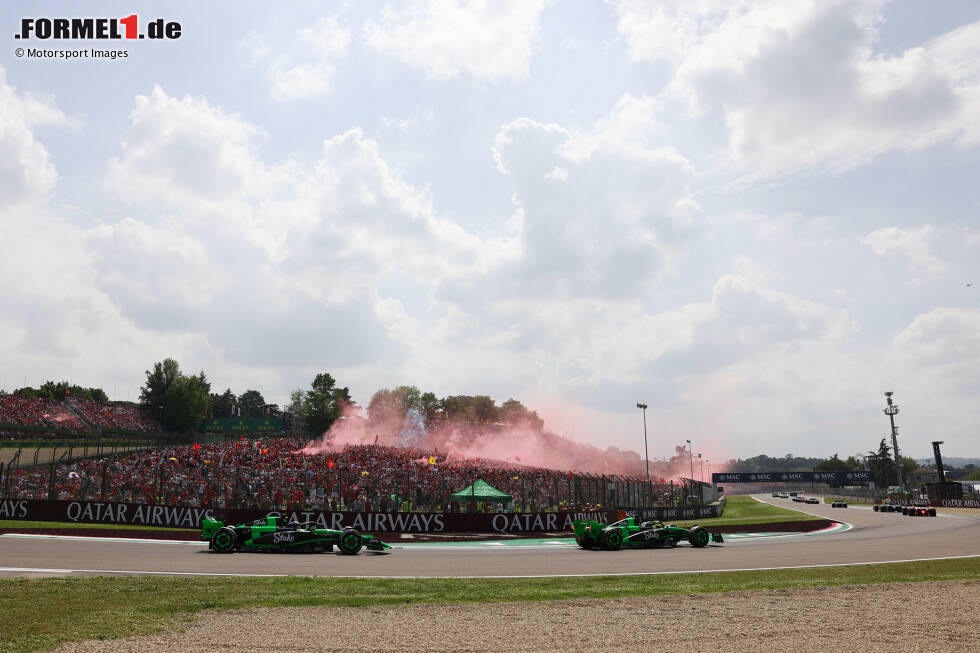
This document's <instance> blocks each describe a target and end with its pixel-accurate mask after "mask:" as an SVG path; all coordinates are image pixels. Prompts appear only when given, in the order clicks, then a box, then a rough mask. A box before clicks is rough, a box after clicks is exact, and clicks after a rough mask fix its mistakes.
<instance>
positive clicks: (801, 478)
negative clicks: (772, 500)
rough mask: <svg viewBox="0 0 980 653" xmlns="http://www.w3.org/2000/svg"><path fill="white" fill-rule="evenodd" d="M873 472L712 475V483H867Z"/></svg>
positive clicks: (870, 479) (872, 477)
mask: <svg viewBox="0 0 980 653" xmlns="http://www.w3.org/2000/svg"><path fill="white" fill-rule="evenodd" d="M873 480H874V476H873V475H872V473H871V472H866V471H863V470H862V471H859V472H732V473H721V474H712V475H711V482H712V483H866V482H868V481H873Z"/></svg>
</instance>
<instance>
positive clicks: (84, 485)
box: [0, 438, 673, 512]
mask: <svg viewBox="0 0 980 653" xmlns="http://www.w3.org/2000/svg"><path fill="white" fill-rule="evenodd" d="M303 444H305V443H302V442H298V441H296V440H289V439H284V438H266V439H257V440H251V439H244V438H243V439H240V440H238V441H232V442H222V443H211V444H193V445H187V446H179V447H168V448H162V449H155V450H152V451H145V452H140V453H136V454H130V455H127V456H124V457H118V458H115V457H101V458H84V459H78V460H73V461H71V462H69V463H63V464H59V465H57V466H56V467H55V472H54V491H53V496H54V498H57V499H62V500H99V501H117V502H124V503H148V504H161V503H162V504H167V505H181V506H191V507H198V506H202V507H211V508H225V507H240V508H260V509H266V510H272V509H305V510H309V509H313V510H353V511H374V512H392V511H438V512H452V511H473V510H485V511H496V510H519V511H545V510H566V509H576V510H578V509H593V508H596V509H598V508H602V507H606V508H618V507H628V506H637V505H640V504H641V503H643V504H646V505H649V502H648V500H644V497H643V496H641V495H642V494H643V493H644V492H645V491H647V490H646V489H645V487H644V484H643V482H642V481H641V480H640V479H635V478H633V479H625V478H619V477H612V476H601V477H600V476H590V475H584V474H572V473H569V472H564V471H556V470H549V469H542V468H534V467H526V466H519V465H516V466H515V465H508V464H505V463H497V462H493V461H480V460H474V459H460V460H449V459H447V458H446V457H445V456H444V455H440V454H439V453H438V452H436V451H424V450H420V449H409V448H400V447H385V446H379V445H362V446H348V447H345V448H344V449H342V450H340V451H336V452H333V453H330V452H326V453H319V454H313V455H307V454H303V453H300V452H299V450H300V449H301V448H302V446H303ZM8 472H9V473H8V475H7V478H6V479H5V481H4V485H3V486H2V487H0V489H5V496H4V498H6V499H46V498H48V497H49V496H52V493H51V488H50V487H49V483H50V479H51V473H50V468H49V467H40V468H16V469H13V470H8ZM481 478H482V479H483V480H484V481H486V482H487V483H489V484H490V485H492V486H494V487H495V488H497V489H498V490H501V491H502V492H505V493H507V494H509V495H511V496H512V497H513V502H512V503H510V504H504V503H501V504H496V503H488V504H483V503H480V504H479V505H477V502H453V501H451V500H450V495H451V494H452V493H453V492H456V491H458V490H461V489H463V488H466V487H468V486H469V485H470V484H471V483H473V482H474V481H475V480H477V479H481ZM672 498H673V496H672V493H670V489H669V488H668V487H667V486H663V485H658V486H654V487H653V497H652V499H653V501H654V502H655V503H659V504H660V505H667V502H668V501H670V500H671V499H672Z"/></svg>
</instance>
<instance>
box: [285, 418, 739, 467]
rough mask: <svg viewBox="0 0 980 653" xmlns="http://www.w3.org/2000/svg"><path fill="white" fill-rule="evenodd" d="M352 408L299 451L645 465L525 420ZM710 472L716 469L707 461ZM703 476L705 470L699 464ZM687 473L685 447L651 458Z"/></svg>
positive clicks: (512, 463) (630, 454)
mask: <svg viewBox="0 0 980 653" xmlns="http://www.w3.org/2000/svg"><path fill="white" fill-rule="evenodd" d="M359 413H360V411H359V410H358V409H356V408H355V409H352V410H348V411H346V412H345V414H344V416H343V417H342V418H341V419H339V420H337V421H336V422H335V423H334V425H333V426H332V427H331V428H330V430H329V431H327V432H326V433H324V434H323V437H322V438H321V439H320V440H319V441H314V442H311V443H310V444H309V446H307V447H306V448H304V449H303V450H302V452H303V453H306V454H317V453H325V452H335V451H339V450H342V449H343V448H344V447H345V446H347V445H366V444H375V443H377V444H380V445H384V446H389V447H410V448H412V449H421V450H424V451H426V452H429V453H430V454H433V455H439V456H445V457H446V459H447V461H449V462H452V461H453V460H475V459H480V461H481V462H487V463H494V462H496V463H498V464H501V465H502V466H508V467H521V466H527V467H540V468H544V469H556V470H563V471H577V472H589V473H593V474H617V475H625V476H633V477H637V478H642V477H644V476H645V475H646V465H645V461H644V460H643V458H642V457H641V456H640V454H638V453H636V452H635V451H621V450H619V449H617V448H616V447H609V448H608V449H606V450H602V449H599V448H597V447H594V446H592V445H590V444H583V443H579V442H573V441H571V440H569V439H568V438H565V437H562V436H559V435H555V434H554V433H549V432H547V431H542V430H538V429H535V428H532V427H531V426H529V425H528V424H523V423H518V424H477V423H472V422H462V421H454V420H448V421H446V420H442V421H436V422H434V423H432V424H429V425H428V426H427V427H424V428H423V427H421V426H420V425H421V420H418V422H419V426H418V427H417V428H412V421H413V420H412V416H411V414H410V415H409V417H408V419H406V418H394V419H389V420H372V419H365V418H363V417H361V416H360V414H359ZM694 466H695V469H694V475H695V478H700V475H699V472H700V471H701V470H700V465H699V461H698V460H697V456H696V455H695V459H694ZM713 471H716V472H717V471H722V470H721V469H720V466H713ZM704 473H705V480H706V481H707V480H710V479H709V478H708V470H707V468H705V470H704ZM690 475H691V471H690V460H689V457H688V454H687V451H686V450H685V449H682V448H681V447H678V448H677V451H676V453H675V455H674V456H673V457H672V458H670V459H669V460H667V461H663V460H651V461H650V477H651V479H653V480H657V479H665V480H671V479H673V480H677V479H679V478H680V477H682V476H683V477H688V476H690Z"/></svg>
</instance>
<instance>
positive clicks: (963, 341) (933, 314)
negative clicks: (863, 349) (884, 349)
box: [887, 307, 980, 398]
mask: <svg viewBox="0 0 980 653" xmlns="http://www.w3.org/2000/svg"><path fill="white" fill-rule="evenodd" d="M892 344H893V348H892V351H891V352H890V355H889V358H888V361H887V364H888V367H889V369H890V370H891V372H892V373H893V374H894V375H895V376H897V377H899V378H901V379H902V381H903V382H905V383H915V385H916V386H920V387H921V386H931V387H932V389H931V390H930V395H940V394H943V393H952V394H954V395H957V396H963V397H964V398H965V397H967V396H970V397H972V396H975V395H976V392H977V391H980V378H978V377H977V373H976V371H977V369H980V311H978V310H977V309H967V308H946V307H942V308H936V309H933V310H932V311H929V312H928V313H923V314H921V315H918V316H916V317H915V319H913V320H912V322H911V323H910V324H909V325H908V326H907V327H906V328H905V329H904V330H902V332H901V333H899V334H898V335H897V336H895V338H894V341H893V343H892Z"/></svg>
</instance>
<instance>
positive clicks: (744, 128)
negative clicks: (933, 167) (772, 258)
mask: <svg viewBox="0 0 980 653" xmlns="http://www.w3.org/2000/svg"><path fill="white" fill-rule="evenodd" d="M881 5H882V3H881V2H880V1H879V0H866V1H864V2H860V3H852V2H838V1H834V2H813V1H812V0H798V1H796V2H775V1H774V2H763V3H756V2H743V3H737V4H734V5H731V4H729V3H718V2H694V3H676V4H663V3H658V4H655V5H650V4H646V3H636V2H632V1H630V0H624V1H623V2H621V3H620V4H619V5H618V13H619V15H620V21H619V29H620V31H621V32H622V33H623V34H624V35H625V36H626V38H627V41H628V43H629V44H630V47H631V53H632V56H633V57H634V58H635V59H637V60H640V61H651V62H652V61H658V60H667V61H669V62H671V63H673V64H675V66H676V68H675V72H674V78H673V81H672V82H671V84H670V88H669V91H668V93H667V95H668V96H669V97H672V98H677V99H680V100H682V101H684V102H686V103H687V104H688V105H689V106H690V107H691V108H692V109H693V110H695V111H696V112H705V111H714V110H716V109H717V110H720V111H721V112H722V114H723V117H724V121H725V123H726V125H727V127H728V132H729V141H728V146H727V148H726V149H725V150H724V151H723V155H724V156H723V158H722V159H721V161H722V162H723V163H724V165H726V166H728V167H730V168H731V169H732V170H733V171H735V172H736V173H737V174H739V175H740V176H741V177H742V178H743V179H746V180H751V179H757V178H765V177H772V176H778V175H783V174H787V173H791V172H795V171H798V170H800V169H807V168H811V169H821V170H823V169H829V170H835V171H841V170H846V169H847V168H850V167H853V166H856V165H860V164H863V163H865V162H867V161H868V160H870V159H872V158H873V157H875V156H878V155H880V154H881V153H883V152H886V151H888V150H910V151H914V150H920V149H922V148H925V147H929V146H931V145H934V144H936V143H938V142H941V141H946V140H954V139H955V140H957V141H958V142H959V143H961V144H963V145H970V144H975V143H976V142H977V137H978V136H977V135H978V133H980V132H978V124H980V120H978V118H977V115H980V92H978V88H980V69H978V68H980V67H978V66H977V65H976V64H975V61H976V60H977V55H978V54H980V50H978V48H980V46H978V45H977V44H978V43H980V23H974V24H972V25H968V26H965V27H962V28H960V29H958V30H956V31H954V32H951V33H950V34H947V35H944V36H942V37H939V38H937V39H934V40H933V41H930V42H928V43H924V44H923V45H922V46H920V47H917V48H913V49H910V50H907V51H906V52H904V53H903V54H902V55H901V56H897V57H889V56H884V55H881V54H876V53H875V52H874V49H873V46H874V43H875V38H876V29H877V27H878V25H879V24H880V22H881V20H882V15H881Z"/></svg>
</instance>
